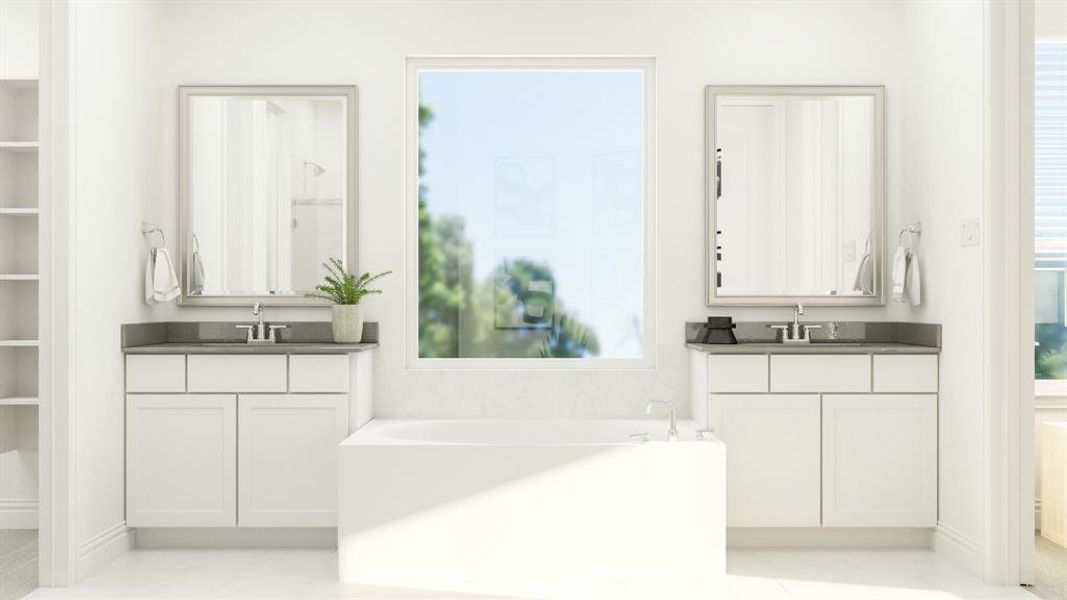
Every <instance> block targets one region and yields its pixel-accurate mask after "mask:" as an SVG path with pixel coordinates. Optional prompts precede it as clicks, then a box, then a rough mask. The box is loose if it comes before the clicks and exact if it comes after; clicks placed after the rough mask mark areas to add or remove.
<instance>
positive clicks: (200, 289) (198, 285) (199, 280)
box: [190, 250, 204, 294]
mask: <svg viewBox="0 0 1067 600" xmlns="http://www.w3.org/2000/svg"><path fill="white" fill-rule="evenodd" d="M190 293H191V294H203V293H204V259H203V258H201V257H200V251H199V250H194V251H193V289H192V290H190Z"/></svg>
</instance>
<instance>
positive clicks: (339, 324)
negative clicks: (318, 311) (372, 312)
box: [331, 304, 363, 344]
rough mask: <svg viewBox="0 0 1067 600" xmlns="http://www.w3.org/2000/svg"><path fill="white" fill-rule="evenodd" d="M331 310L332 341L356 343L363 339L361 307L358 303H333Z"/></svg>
mask: <svg viewBox="0 0 1067 600" xmlns="http://www.w3.org/2000/svg"><path fill="white" fill-rule="evenodd" d="M331 310H332V312H333V315H332V317H333V341H334V342H335V343H338V344H358V343H359V342H360V341H362V340H363V307H362V306H360V305H358V304H335V305H334V306H333V307H332V309H331Z"/></svg>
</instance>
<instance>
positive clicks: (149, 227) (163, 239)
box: [141, 223, 167, 248]
mask: <svg viewBox="0 0 1067 600" xmlns="http://www.w3.org/2000/svg"><path fill="white" fill-rule="evenodd" d="M141 233H143V234H145V235H151V234H153V233H158V234H159V245H158V246H154V248H166V247H167V234H166V233H165V232H164V231H163V228H162V227H160V226H159V225H156V224H155V223H141Z"/></svg>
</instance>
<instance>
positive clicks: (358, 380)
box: [126, 352, 371, 527]
mask: <svg viewBox="0 0 1067 600" xmlns="http://www.w3.org/2000/svg"><path fill="white" fill-rule="evenodd" d="M370 356H371V354H370V353H369V352H359V353H355V354H341V355H338V354H330V355H326V354H323V355H313V354H300V355H296V354H294V355H284V354H272V355H250V354H249V355H242V354H189V355H154V354H151V355H150V354H145V355H135V354H131V355H129V356H127V362H126V371H127V372H126V380H127V394H126V414H127V420H126V520H127V524H128V525H129V526H130V527H336V525H337V454H338V451H337V447H338V444H340V442H341V441H343V440H344V439H345V438H346V437H348V435H349V433H351V431H353V430H355V429H356V428H358V427H359V426H361V425H362V424H363V423H365V422H366V421H367V420H369V419H370V416H371V415H370V414H369V413H370V407H371V400H370V398H369V394H370V382H369V381H367V379H369V377H370V372H371V367H370V365H369V361H370Z"/></svg>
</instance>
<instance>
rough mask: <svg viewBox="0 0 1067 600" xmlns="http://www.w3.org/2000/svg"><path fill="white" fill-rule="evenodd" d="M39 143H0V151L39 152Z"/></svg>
mask: <svg viewBox="0 0 1067 600" xmlns="http://www.w3.org/2000/svg"><path fill="white" fill-rule="evenodd" d="M39 146H40V144H39V143H38V142H0V150H7V151H9V152H37V148H38V147H39Z"/></svg>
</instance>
